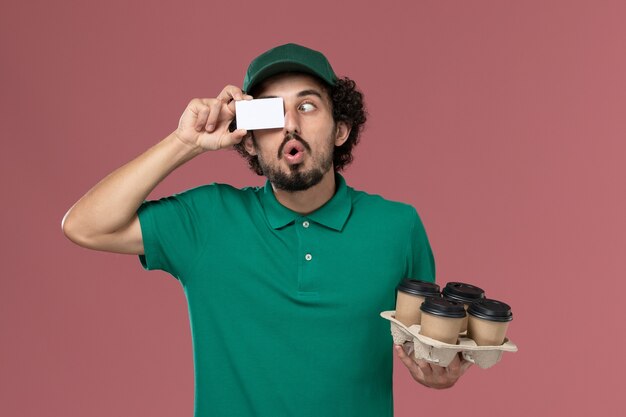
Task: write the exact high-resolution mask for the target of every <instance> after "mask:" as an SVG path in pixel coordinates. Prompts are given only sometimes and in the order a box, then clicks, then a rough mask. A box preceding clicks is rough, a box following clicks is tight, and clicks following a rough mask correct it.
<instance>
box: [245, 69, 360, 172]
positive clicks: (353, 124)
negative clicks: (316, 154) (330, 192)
mask: <svg viewBox="0 0 626 417" xmlns="http://www.w3.org/2000/svg"><path fill="white" fill-rule="evenodd" d="M320 85H322V86H323V87H324V88H325V89H326V92H327V93H328V96H329V97H330V101H331V104H332V110H333V120H334V121H335V123H338V122H344V123H346V124H347V125H348V127H350V134H349V135H348V139H346V141H345V142H344V143H343V144H342V145H341V146H337V147H335V150H334V153H333V165H334V168H335V171H342V170H343V169H344V168H345V167H346V166H347V165H349V164H350V163H351V162H352V160H353V159H354V157H353V156H352V149H353V148H354V147H355V146H356V145H357V144H358V143H359V139H360V135H361V132H362V131H363V129H364V127H365V122H366V120H367V113H366V110H365V103H364V102H363V93H361V92H360V91H359V90H357V87H356V83H355V82H354V81H353V80H351V79H350V78H348V77H343V78H340V79H338V80H337V82H336V83H335V85H334V86H329V85H327V84H325V83H323V82H322V81H321V80H320ZM252 95H254V94H252ZM234 148H235V150H236V151H237V152H238V153H239V154H240V155H241V156H243V157H244V158H245V159H247V161H248V165H249V167H250V169H251V170H252V171H254V172H256V173H257V175H263V171H262V170H261V166H260V164H259V158H258V157H257V156H256V155H255V156H252V155H250V154H249V153H248V152H246V149H245V148H244V145H243V141H242V142H240V143H238V144H236V145H235V146H234Z"/></svg>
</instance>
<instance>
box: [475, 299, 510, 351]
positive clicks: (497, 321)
mask: <svg viewBox="0 0 626 417" xmlns="http://www.w3.org/2000/svg"><path fill="white" fill-rule="evenodd" d="M467 313H468V315H469V317H468V325H467V337H469V338H470V339H472V340H474V342H476V344H477V345H478V346H500V345H502V343H504V339H505V338H506V331H507V329H508V327H509V323H510V322H511V320H513V313H511V307H509V306H508V304H505V303H503V302H501V301H497V300H490V299H487V298H484V299H482V300H478V301H475V302H473V303H472V304H471V305H470V307H469V308H468V309H467Z"/></svg>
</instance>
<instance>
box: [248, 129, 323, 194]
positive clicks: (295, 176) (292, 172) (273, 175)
mask: <svg viewBox="0 0 626 417" xmlns="http://www.w3.org/2000/svg"><path fill="white" fill-rule="evenodd" d="M291 139H296V140H297V141H299V142H300V143H302V145H303V146H304V147H305V149H306V150H307V151H308V152H309V156H310V157H311V158H313V167H312V168H310V169H308V170H305V169H304V168H303V167H302V164H295V165H290V166H289V172H284V171H282V170H281V169H280V167H278V166H272V165H271V164H269V163H268V162H267V161H265V160H264V159H263V158H262V156H261V154H260V153H258V154H257V156H258V160H259V166H260V167H261V171H263V175H265V176H266V177H267V179H268V180H269V181H270V182H271V183H272V185H274V187H276V188H277V189H279V190H283V191H288V192H295V191H304V190H308V189H309V188H311V187H313V186H315V185H317V184H319V183H320V182H321V181H322V179H323V178H324V174H326V173H327V172H328V171H329V170H330V169H331V168H332V166H333V148H332V146H331V148H330V150H329V151H328V152H324V153H322V154H321V155H320V157H319V159H318V158H317V157H314V156H313V155H312V152H311V147H310V146H309V144H308V143H307V142H306V141H305V140H304V139H302V138H301V137H300V136H298V135H296V134H291V135H288V136H286V137H285V139H284V140H283V143H282V144H281V146H280V148H279V149H280V150H282V148H283V146H284V144H285V143H287V141H289V140H291ZM253 143H254V146H255V147H256V141H255V140H254V138H253ZM329 143H332V137H331V138H329ZM257 149H258V148H257ZM280 150H279V159H281V158H282V152H280Z"/></svg>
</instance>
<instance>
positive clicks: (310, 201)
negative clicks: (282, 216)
mask: <svg viewBox="0 0 626 417" xmlns="http://www.w3.org/2000/svg"><path fill="white" fill-rule="evenodd" d="M335 188H336V184H335V171H334V170H333V169H330V170H329V171H328V172H327V173H326V174H324V177H323V178H322V180H321V181H320V182H319V183H318V184H317V185H314V186H313V187H311V188H309V189H306V190H303V191H284V190H278V189H276V187H274V185H273V184H272V189H273V190H274V196H275V197H276V200H278V202H279V203H280V204H282V205H283V206H285V207H287V208H288V209H289V210H291V211H295V212H296V213H300V214H302V215H306V214H309V213H312V212H314V211H315V210H317V209H318V208H320V207H322V206H323V205H324V204H326V203H327V202H328V200H330V199H331V198H333V195H335Z"/></svg>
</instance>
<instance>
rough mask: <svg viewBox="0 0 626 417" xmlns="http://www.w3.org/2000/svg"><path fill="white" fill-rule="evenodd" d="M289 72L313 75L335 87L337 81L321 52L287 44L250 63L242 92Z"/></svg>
mask: <svg viewBox="0 0 626 417" xmlns="http://www.w3.org/2000/svg"><path fill="white" fill-rule="evenodd" d="M289 71H297V72H304V73H307V74H312V75H315V76H317V77H319V78H321V79H322V80H323V81H324V82H326V83H327V84H330V85H335V82H336V80H337V76H336V75H335V72H334V71H333V68H332V67H331V66H330V63H329V62H328V60H327V59H326V57H325V56H324V55H323V54H322V53H321V52H318V51H314V50H313V49H309V48H305V47H304V46H300V45H296V44H295V43H288V44H286V45H281V46H277V47H276V48H272V49H270V50H269V51H267V52H264V53H263V54H261V55H259V56H258V57H256V58H255V59H254V61H252V62H251V63H250V66H249V67H248V71H247V72H246V77H245V78H244V80H243V91H246V92H249V91H250V90H252V88H253V87H254V86H256V85H258V84H259V83H261V82H262V81H263V80H265V79H266V78H269V77H271V76H272V75H276V74H280V73H281V72H289Z"/></svg>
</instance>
